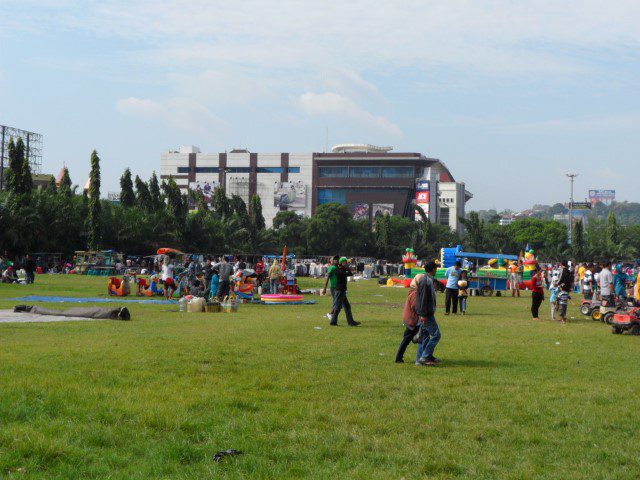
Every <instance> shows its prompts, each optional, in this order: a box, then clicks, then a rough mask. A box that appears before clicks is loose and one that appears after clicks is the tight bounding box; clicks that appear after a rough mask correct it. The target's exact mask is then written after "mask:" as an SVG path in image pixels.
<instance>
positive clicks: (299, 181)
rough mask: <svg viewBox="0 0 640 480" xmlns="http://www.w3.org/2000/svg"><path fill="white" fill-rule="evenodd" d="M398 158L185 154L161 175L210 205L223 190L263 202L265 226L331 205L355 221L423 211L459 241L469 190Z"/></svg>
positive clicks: (433, 169) (433, 163)
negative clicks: (282, 214) (285, 215)
mask: <svg viewBox="0 0 640 480" xmlns="http://www.w3.org/2000/svg"><path fill="white" fill-rule="evenodd" d="M392 150H393V149H392V148H391V147H375V146H373V145H366V144H365V145H361V144H348V145H338V146H336V147H334V148H333V149H332V152H331V153H252V152H249V151H247V150H231V151H230V152H224V153H201V152H200V149H198V148H197V147H194V146H183V147H180V149H179V150H178V151H169V152H166V153H163V154H162V156H161V170H160V173H161V178H162V179H168V178H169V177H173V178H174V179H175V181H176V182H177V184H178V185H179V186H180V188H181V189H183V190H184V191H186V190H187V189H188V188H190V189H192V190H201V191H203V192H204V194H205V198H208V197H210V196H211V195H212V193H213V191H214V190H215V189H216V188H217V187H218V186H221V185H222V186H224V187H225V190H226V192H227V195H229V196H231V195H239V196H240V197H242V198H243V200H244V201H245V202H247V204H248V203H249V200H250V198H251V197H252V196H253V195H256V194H257V195H259V196H260V198H261V199H262V208H263V215H264V217H265V220H266V222H267V225H270V224H271V222H272V221H273V218H274V217H275V215H276V214H277V213H278V212H279V211H281V210H293V211H295V212H298V213H300V214H302V215H306V216H309V215H313V214H314V213H315V212H316V209H317V208H318V206H319V205H322V204H325V203H329V202H338V203H341V204H343V205H347V206H348V208H349V210H350V211H351V213H352V214H353V215H354V218H356V219H366V220H369V221H371V220H372V219H373V217H374V216H375V215H376V214H377V213H390V214H393V215H402V216H406V217H412V218H414V217H415V218H417V219H420V218H421V217H420V215H417V214H416V213H415V205H416V204H417V205H420V206H421V207H422V209H423V210H424V212H425V214H426V215H427V217H428V218H429V219H430V220H431V221H432V222H434V223H441V224H444V225H448V226H449V227H450V228H452V229H453V230H455V231H457V232H459V233H461V232H462V225H461V224H460V222H459V220H458V219H459V217H464V214H465V203H466V202H467V201H468V200H469V199H470V198H472V195H471V193H469V192H468V191H467V190H466V188H465V184H464V183H460V182H456V181H455V180H454V178H453V175H452V174H451V172H450V171H449V169H448V168H447V166H446V165H445V164H444V163H443V162H442V161H440V160H438V159H435V158H427V157H426V156H424V155H422V154H421V153H400V152H394V151H392ZM434 193H435V194H434Z"/></svg>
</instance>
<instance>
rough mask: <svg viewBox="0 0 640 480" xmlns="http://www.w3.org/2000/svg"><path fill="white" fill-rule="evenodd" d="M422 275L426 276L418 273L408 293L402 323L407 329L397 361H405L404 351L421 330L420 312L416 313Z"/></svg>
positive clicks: (397, 354)
mask: <svg viewBox="0 0 640 480" xmlns="http://www.w3.org/2000/svg"><path fill="white" fill-rule="evenodd" d="M422 277H424V274H422V273H420V274H418V275H416V276H415V277H413V280H411V284H410V285H409V294H408V295H407V301H406V302H405V304H404V311H403V312H402V323H403V324H404V326H405V330H404V333H403V334H402V342H400V346H399V347H398V353H396V363H404V352H405V351H406V350H407V347H408V346H409V344H410V343H411V340H412V339H413V337H414V336H415V335H416V334H417V333H418V332H419V331H420V326H419V325H418V314H417V313H416V294H417V291H418V283H420V280H422Z"/></svg>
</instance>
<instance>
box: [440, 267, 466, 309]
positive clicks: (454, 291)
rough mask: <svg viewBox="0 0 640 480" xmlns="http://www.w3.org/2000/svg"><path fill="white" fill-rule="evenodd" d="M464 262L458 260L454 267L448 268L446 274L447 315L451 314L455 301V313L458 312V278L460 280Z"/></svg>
mask: <svg viewBox="0 0 640 480" xmlns="http://www.w3.org/2000/svg"><path fill="white" fill-rule="evenodd" d="M461 266H462V264H461V263H460V261H459V260H458V261H456V263H455V265H454V266H453V267H449V268H447V272H446V273H445V276H446V277H447V289H446V290H445V312H444V314H445V315H449V310H450V309H451V303H452V302H453V314H454V315H457V314H458V288H459V287H458V280H460V271H461V268H460V267H461Z"/></svg>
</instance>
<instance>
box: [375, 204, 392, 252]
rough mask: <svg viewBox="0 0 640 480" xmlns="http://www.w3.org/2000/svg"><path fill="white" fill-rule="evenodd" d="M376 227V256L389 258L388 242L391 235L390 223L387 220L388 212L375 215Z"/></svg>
mask: <svg viewBox="0 0 640 480" xmlns="http://www.w3.org/2000/svg"><path fill="white" fill-rule="evenodd" d="M374 222H375V227H376V235H375V241H376V250H377V253H378V256H380V257H383V258H387V259H389V242H390V237H391V232H390V230H391V224H390V222H389V214H385V213H383V214H380V215H376V217H375V219H374Z"/></svg>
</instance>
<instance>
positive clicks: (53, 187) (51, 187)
mask: <svg viewBox="0 0 640 480" xmlns="http://www.w3.org/2000/svg"><path fill="white" fill-rule="evenodd" d="M57 191H58V185H57V184H56V177H54V176H53V175H51V176H50V177H49V183H48V184H47V192H50V193H56V192H57Z"/></svg>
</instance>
